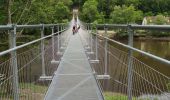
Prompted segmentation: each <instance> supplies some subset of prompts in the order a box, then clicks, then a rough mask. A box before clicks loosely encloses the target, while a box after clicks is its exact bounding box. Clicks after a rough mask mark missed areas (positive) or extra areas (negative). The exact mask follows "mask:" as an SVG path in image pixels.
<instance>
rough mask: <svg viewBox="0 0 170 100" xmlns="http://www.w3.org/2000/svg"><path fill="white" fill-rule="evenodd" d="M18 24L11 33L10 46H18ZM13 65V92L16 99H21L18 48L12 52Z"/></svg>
mask: <svg viewBox="0 0 170 100" xmlns="http://www.w3.org/2000/svg"><path fill="white" fill-rule="evenodd" d="M16 29H17V28H16V25H13V30H12V31H11V32H10V33H9V41H10V48H14V47H16ZM10 54H11V58H12V60H11V62H10V63H11V67H12V74H13V81H12V83H13V84H12V86H13V94H14V100H19V82H18V64H17V53H16V50H14V51H12V52H11V53H10Z"/></svg>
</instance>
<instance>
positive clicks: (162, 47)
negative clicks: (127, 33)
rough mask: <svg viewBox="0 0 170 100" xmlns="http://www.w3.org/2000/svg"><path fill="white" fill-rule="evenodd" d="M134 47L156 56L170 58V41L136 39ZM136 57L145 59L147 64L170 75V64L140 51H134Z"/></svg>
mask: <svg viewBox="0 0 170 100" xmlns="http://www.w3.org/2000/svg"><path fill="white" fill-rule="evenodd" d="M134 47H135V48H138V49H140V50H143V51H146V52H148V53H151V54H154V55H156V56H159V57H162V58H164V59H167V60H170V52H169V51H170V41H156V40H146V41H141V40H135V41H134ZM134 55H135V57H136V58H138V59H139V60H141V61H143V62H144V63H146V64H147V65H149V66H151V67H153V68H154V69H156V70H158V71H159V72H161V73H163V74H165V75H167V76H170V66H169V65H166V64H163V63H161V62H158V61H156V60H154V59H152V58H149V57H146V56H144V55H141V54H139V53H134Z"/></svg>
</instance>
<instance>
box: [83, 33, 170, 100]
mask: <svg viewBox="0 0 170 100" xmlns="http://www.w3.org/2000/svg"><path fill="white" fill-rule="evenodd" d="M88 31H90V32H89V33H87V32H86V33H84V35H83V34H82V35H83V36H82V37H84V41H86V42H84V43H90V44H89V47H90V46H91V45H92V46H93V47H92V49H91V48H90V49H86V51H87V52H88V51H93V53H92V54H89V55H88V57H89V58H90V60H89V61H91V60H97V59H98V60H99V62H96V63H91V66H92V68H93V69H94V70H95V72H96V78H97V76H98V75H103V76H104V75H110V78H108V79H107V78H103V79H98V82H99V86H100V87H101V90H102V91H103V95H104V97H105V100H130V98H129V93H128V87H129V85H128V84H129V82H128V79H129V77H128V75H129V72H128V67H129V59H131V66H132V70H131V73H132V79H131V88H130V91H131V94H130V95H131V99H132V100H169V98H170V88H169V86H170V85H169V84H170V78H169V77H168V76H166V75H164V74H163V73H161V72H159V70H155V69H154V68H155V66H157V65H153V66H151V65H147V64H146V63H145V62H143V61H141V60H139V59H137V58H136V57H135V56H132V55H133V54H132V55H131V56H129V50H128V48H126V47H124V46H122V45H119V44H117V43H115V42H112V41H110V40H108V39H107V38H106V37H105V36H101V35H99V34H96V33H93V32H92V31H91V30H88ZM106 32H107V31H106ZM92 33H93V34H92ZM96 37H97V38H96ZM89 39H92V40H89ZM96 39H98V40H97V41H96ZM89 41H92V42H89ZM96 42H97V46H96ZM106 42H107V43H106ZM96 47H97V49H96ZM106 47H107V48H106ZM96 50H97V52H98V53H97V54H96ZM134 52H135V51H134ZM135 53H138V54H140V55H143V57H147V58H149V59H153V58H150V57H148V56H147V55H145V54H141V53H140V52H135ZM96 55H97V57H98V58H97V59H96ZM160 64H161V61H160ZM106 67H107V68H106ZM162 67H164V64H163V63H162Z"/></svg>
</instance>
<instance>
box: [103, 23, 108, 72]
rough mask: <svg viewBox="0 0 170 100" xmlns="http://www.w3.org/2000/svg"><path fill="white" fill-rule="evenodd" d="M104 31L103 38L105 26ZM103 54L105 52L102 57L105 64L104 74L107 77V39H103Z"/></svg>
mask: <svg viewBox="0 0 170 100" xmlns="http://www.w3.org/2000/svg"><path fill="white" fill-rule="evenodd" d="M104 30H105V37H107V25H105V27H104ZM104 48H105V49H104V52H105V56H104V62H105V72H104V74H105V75H107V65H108V64H107V39H106V38H105V47H104Z"/></svg>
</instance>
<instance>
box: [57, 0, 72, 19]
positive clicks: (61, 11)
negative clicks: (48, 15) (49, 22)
mask: <svg viewBox="0 0 170 100" xmlns="http://www.w3.org/2000/svg"><path fill="white" fill-rule="evenodd" d="M69 16H70V13H69V8H68V7H67V6H65V5H64V3H63V2H58V4H57V5H55V18H56V19H57V20H58V22H62V19H68V18H69Z"/></svg>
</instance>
